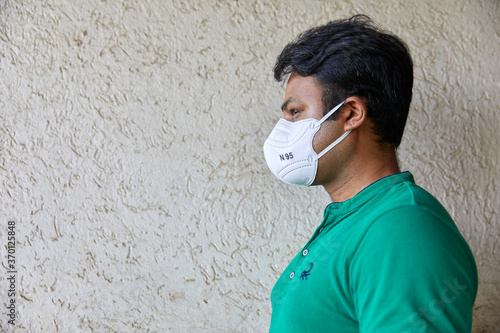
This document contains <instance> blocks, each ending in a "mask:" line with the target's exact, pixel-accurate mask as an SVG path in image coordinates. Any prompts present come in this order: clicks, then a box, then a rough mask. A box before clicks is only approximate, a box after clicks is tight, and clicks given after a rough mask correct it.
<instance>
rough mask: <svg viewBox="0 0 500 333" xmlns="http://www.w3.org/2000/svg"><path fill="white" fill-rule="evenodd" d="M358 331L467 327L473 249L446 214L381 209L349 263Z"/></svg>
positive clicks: (473, 281)
mask: <svg viewBox="0 0 500 333" xmlns="http://www.w3.org/2000/svg"><path fill="white" fill-rule="evenodd" d="M349 274H350V277H349V280H350V290H351V292H352V296H353V299H354V304H355V310H356V314H357V317H358V319H359V327H360V332H362V333H368V332H370V333H373V332H436V333H438V332H470V331H471V327H472V307H473V304H474V300H475V297H476V293H477V271H476V266H475V262H474V258H473V256H472V253H471V251H470V249H469V247H468V245H467V243H466V241H465V240H464V239H463V237H462V236H461V234H460V233H459V231H458V229H457V228H456V226H455V224H454V223H453V221H451V219H446V218H443V217H441V216H437V215H436V214H434V213H433V212H430V211H428V210H425V209H417V208H416V207H407V208H398V209H396V210H393V211H391V212H389V213H386V214H384V215H383V216H382V217H380V218H378V219H377V220H376V221H374V222H373V223H372V225H371V226H370V227H369V228H368V229H367V231H366V233H365V234H364V236H363V238H362V239H361V241H360V243H359V246H358V248H357V250H356V252H355V254H354V256H353V259H352V262H351V263H350V266H349Z"/></svg>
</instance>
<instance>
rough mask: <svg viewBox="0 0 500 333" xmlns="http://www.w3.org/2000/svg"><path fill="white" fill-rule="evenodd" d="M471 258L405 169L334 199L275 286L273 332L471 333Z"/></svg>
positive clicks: (451, 224) (474, 276)
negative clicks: (344, 197)
mask: <svg viewBox="0 0 500 333" xmlns="http://www.w3.org/2000/svg"><path fill="white" fill-rule="evenodd" d="M476 293H477V270H476V264H475V261H474V257H473V256H472V253H471V251H470V249H469V246H468V245H467V243H466V241H465V240H464V238H463V237H462V235H461V234H460V232H459V231H458V229H457V227H456V225H455V223H454V222H453V220H452V219H451V217H450V216H449V215H448V213H447V212H446V210H445V209H444V208H443V207H442V206H441V204H439V202H438V201H437V200H436V199H435V198H434V197H433V196H431V195H430V194H429V193H428V192H426V191H425V190H423V189H422V188H420V187H418V186H417V185H415V182H414V180H413V176H412V175H411V174H410V173H408V172H406V173H400V174H396V175H392V176H389V177H386V178H383V179H381V180H379V181H377V182H375V183H373V184H372V185H370V186H368V187H367V188H365V189H364V190H363V191H361V192H360V193H358V194H357V195H356V196H355V197H353V198H352V199H350V200H347V201H345V202H334V203H331V204H330V205H329V206H328V207H327V208H326V209H325V212H324V219H323V222H322V223H321V225H320V226H319V227H318V229H317V230H316V231H315V233H314V235H313V236H312V238H311V239H310V240H309V242H307V244H306V245H305V246H304V248H303V249H302V250H301V251H300V252H299V253H298V254H297V256H296V257H295V258H294V259H293V260H292V262H291V263H290V264H289V265H288V267H287V268H286V269H285V271H284V272H283V274H282V275H281V277H280V278H279V279H278V281H277V282H276V285H275V286H274V288H273V290H272V293H271V303H272V308H273V312H272V319H271V329H270V332H276V333H288V332H290V333H292V332H293V333H301V332H341V333H350V332H382V333H396V332H397V333H401V332H436V333H437V332H439V333H442V332H447V333H451V332H470V331H471V326H472V306H473V304H474V300H475V297H476Z"/></svg>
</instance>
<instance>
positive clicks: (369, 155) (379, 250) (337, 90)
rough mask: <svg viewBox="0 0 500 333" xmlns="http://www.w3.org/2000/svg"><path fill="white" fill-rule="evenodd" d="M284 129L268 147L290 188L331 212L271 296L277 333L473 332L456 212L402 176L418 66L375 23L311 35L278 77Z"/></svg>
mask: <svg viewBox="0 0 500 333" xmlns="http://www.w3.org/2000/svg"><path fill="white" fill-rule="evenodd" d="M274 75H275V78H276V80H277V81H281V80H282V79H283V78H284V77H285V76H288V75H289V78H288V82H287V86H286V92H285V99H284V103H283V106H282V110H283V112H284V118H283V119H281V120H280V121H279V122H278V124H277V125H276V127H275V128H274V129H273V131H272V133H271V134H270V136H269V138H268V139H267V140H266V142H265V144H264V154H265V157H266V161H267V163H268V165H269V168H270V169H271V171H272V172H273V173H274V174H275V175H276V176H277V177H278V178H279V179H281V180H283V181H284V182H286V183H288V184H293V185H299V186H310V185H322V186H323V187H324V188H325V190H326V191H327V192H328V193H329V194H330V196H331V198H332V201H333V202H332V203H331V204H330V205H328V206H327V207H326V209H325V211H324V220H323V222H322V223H321V225H320V226H319V227H318V229H317V230H316V231H315V232H314V234H313V236H312V238H311V239H310V240H309V242H307V244H306V245H305V246H304V248H303V249H302V250H301V251H299V253H298V254H297V256H296V257H295V258H294V259H293V260H292V262H291V263H290V264H289V266H288V267H287V268H286V269H285V271H284V272H283V274H282V275H281V277H280V278H279V280H278V281H277V283H276V285H275V286H274V288H273V291H272V293H271V303H272V308H273V312H272V319H271V328H270V331H271V332H280V333H282V332H293V333H297V332H342V333H349V332H384V333H387V332H389V333H392V332H397V333H400V332H447V333H448V332H470V331H471V326H472V306H473V304H474V300H475V297H476V293H477V271H476V265H475V262H474V258H473V256H472V253H471V251H470V249H469V247H468V245H467V243H466V241H465V240H464V238H463V237H462V235H461V234H460V232H459V231H458V229H457V227H456V225H455V223H454V222H453V220H452V219H451V217H450V216H449V215H448V213H447V212H446V210H445V209H444V208H443V207H442V206H441V205H440V204H439V202H438V201H437V200H436V199H435V198H433V197H432V196H431V195H430V194H429V193H427V192H426V191H425V190H423V189H422V188H420V187H418V186H417V185H415V183H414V179H413V176H412V175H411V174H410V173H409V172H403V173H401V172H400V169H399V166H398V161H397V158H396V148H397V147H398V145H399V144H400V142H401V137H402V134H403V129H404V126H405V123H406V118H407V115H408V110H409V106H410V101H411V96H412V85H413V65H412V60H411V57H410V54H409V51H408V48H407V46H406V45H405V44H404V42H402V41H401V40H400V39H399V38H398V37H396V36H394V35H392V34H390V33H388V32H385V31H382V30H380V29H378V28H377V27H375V26H374V25H373V23H372V22H371V21H370V19H369V18H368V17H366V16H354V17H352V18H350V19H348V20H340V21H334V22H330V23H328V24H326V25H324V26H320V27H317V28H313V29H311V30H309V31H306V32H305V33H303V34H302V35H300V36H299V37H298V39H297V40H295V41H294V42H292V43H291V44H289V45H287V46H286V47H285V48H284V50H283V51H282V53H281V54H280V56H279V57H278V59H277V63H276V65H275V67H274Z"/></svg>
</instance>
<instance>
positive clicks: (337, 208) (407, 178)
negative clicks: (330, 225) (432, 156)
mask: <svg viewBox="0 0 500 333" xmlns="http://www.w3.org/2000/svg"><path fill="white" fill-rule="evenodd" d="M403 182H411V183H415V179H414V178H413V175H412V174H411V173H410V172H408V171H406V172H402V173H396V174H394V175H390V176H387V177H384V178H381V179H379V180H377V181H376V182H374V183H372V184H370V185H368V186H367V187H365V188H364V189H363V190H361V192H359V193H358V194H356V195H355V196H354V197H352V198H351V199H348V200H346V201H343V202H332V203H331V204H329V205H328V206H327V207H326V208H325V211H324V217H327V215H329V214H335V215H339V214H342V213H347V212H349V211H352V210H354V209H356V208H358V207H359V206H361V205H362V204H364V203H365V202H367V201H369V200H370V199H371V198H373V197H374V196H376V195H377V194H378V193H380V192H382V191H383V190H384V189H385V188H388V187H391V186H392V185H395V184H399V183H403Z"/></svg>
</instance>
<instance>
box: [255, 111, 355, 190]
mask: <svg viewBox="0 0 500 333" xmlns="http://www.w3.org/2000/svg"><path fill="white" fill-rule="evenodd" d="M342 104H344V102H342V103H340V104H339V105H337V106H336V107H334V108H333V109H332V110H330V112H328V113H327V114H326V115H325V116H324V117H323V118H321V119H320V120H317V119H314V118H308V119H304V120H299V121H297V122H291V121H288V120H285V119H283V118H282V119H280V120H279V121H278V123H277V124H276V126H274V129H273V130H272V132H271V134H270V135H269V137H268V138H267V140H266V142H265V143H264V156H265V158H266V162H267V165H268V166H269V169H271V171H272V173H273V174H274V175H275V176H276V177H278V178H279V179H280V180H282V181H284V182H285V183H287V184H290V185H297V186H310V185H311V184H312V183H313V181H314V179H315V178H316V172H317V170H318V159H319V158H320V157H321V156H323V155H325V154H326V153H327V152H328V151H329V150H330V149H332V148H333V147H335V146H336V145H338V144H339V143H340V142H341V141H342V140H344V139H345V137H346V136H347V135H348V134H349V133H350V132H351V131H347V132H345V133H344V134H342V136H341V137H340V138H338V139H337V140H335V141H334V142H333V143H332V144H330V145H329V146H328V147H326V148H325V149H324V150H323V151H322V152H320V153H319V154H317V153H316V152H315V151H314V149H313V139H314V135H315V134H316V133H317V132H318V131H319V129H320V128H321V124H322V123H323V122H324V121H326V120H327V119H328V118H329V117H330V116H331V115H332V114H333V113H334V112H335V111H337V110H338V109H339V108H340V107H341V106H342Z"/></svg>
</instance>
